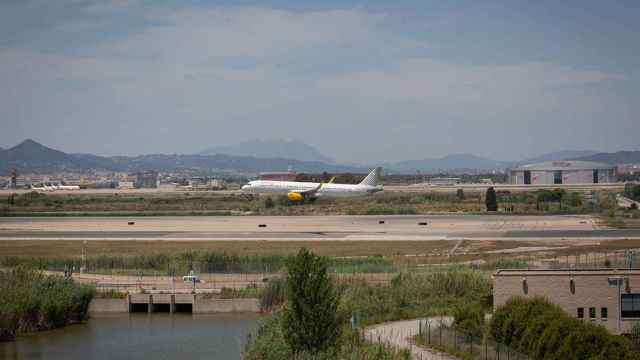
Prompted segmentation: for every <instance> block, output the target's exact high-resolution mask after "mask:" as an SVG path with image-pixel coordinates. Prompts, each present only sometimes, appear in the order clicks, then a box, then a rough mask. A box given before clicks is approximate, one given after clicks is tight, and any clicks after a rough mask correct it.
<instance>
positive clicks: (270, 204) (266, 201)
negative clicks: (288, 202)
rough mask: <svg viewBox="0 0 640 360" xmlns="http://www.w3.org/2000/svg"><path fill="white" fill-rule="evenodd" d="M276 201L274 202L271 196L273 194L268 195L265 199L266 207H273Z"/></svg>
mask: <svg viewBox="0 0 640 360" xmlns="http://www.w3.org/2000/svg"><path fill="white" fill-rule="evenodd" d="M273 205H274V203H273V199H272V198H271V196H268V197H267V198H265V199H264V207H265V208H267V209H271V208H272V207H273Z"/></svg>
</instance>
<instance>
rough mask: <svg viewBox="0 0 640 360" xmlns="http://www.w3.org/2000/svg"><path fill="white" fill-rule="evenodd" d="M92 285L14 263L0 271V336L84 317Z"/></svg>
mask: <svg viewBox="0 0 640 360" xmlns="http://www.w3.org/2000/svg"><path fill="white" fill-rule="evenodd" d="M93 295H94V288H93V287H91V286H88V285H80V284H76V283H74V282H73V280H70V279H64V278H62V277H59V276H46V275H43V274H41V273H39V272H36V271H33V270H30V269H27V268H25V267H18V268H15V269H12V270H9V271H0V340H11V339H13V338H14V337H15V336H16V334H18V333H24V332H32V331H40V330H47V329H52V328H57V327H62V326H65V325H68V324H72V323H76V322H80V321H83V320H86V318H87V311H88V308H89V302H90V301H91V299H92V298H93Z"/></svg>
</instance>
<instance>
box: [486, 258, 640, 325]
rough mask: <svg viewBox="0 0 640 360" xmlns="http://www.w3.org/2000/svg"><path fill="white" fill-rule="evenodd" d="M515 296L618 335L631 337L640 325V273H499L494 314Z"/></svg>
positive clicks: (639, 271) (618, 271)
mask: <svg viewBox="0 0 640 360" xmlns="http://www.w3.org/2000/svg"><path fill="white" fill-rule="evenodd" d="M515 296H520V297H524V298H533V297H544V298H546V299H547V300H548V301H550V302H552V303H554V304H556V305H558V306H560V307H561V308H562V309H563V310H564V311H566V312H567V313H568V314H569V315H572V316H575V317H576V318H578V319H583V320H585V321H591V322H592V323H594V324H600V325H603V326H604V327H605V328H607V329H608V330H609V331H610V332H611V333H614V334H628V333H629V332H630V331H631V328H632V327H633V326H634V325H635V324H638V323H640V270H614V269H596V270H577V269H572V270H498V271H497V272H496V273H495V274H494V275H493V306H494V310H495V309H497V308H498V307H500V306H502V305H504V304H505V303H506V302H507V301H508V300H509V299H511V298H512V297H515Z"/></svg>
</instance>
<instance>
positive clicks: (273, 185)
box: [242, 180, 382, 196]
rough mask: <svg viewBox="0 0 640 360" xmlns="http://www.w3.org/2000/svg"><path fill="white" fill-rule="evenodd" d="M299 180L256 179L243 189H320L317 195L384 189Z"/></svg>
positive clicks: (354, 193)
mask: <svg viewBox="0 0 640 360" xmlns="http://www.w3.org/2000/svg"><path fill="white" fill-rule="evenodd" d="M320 185H321V184H320V183H312V182H299V181H271V180H255V181H251V182H249V183H248V184H247V185H244V186H243V187H242V191H244V192H251V193H280V194H288V193H291V192H305V191H309V190H313V189H316V188H318V187H320V188H319V189H318V191H317V192H315V194H314V195H315V196H360V195H368V194H373V193H376V192H379V191H382V186H370V185H362V184H357V185H351V184H322V186H320Z"/></svg>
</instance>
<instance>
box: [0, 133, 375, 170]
mask: <svg viewBox="0 0 640 360" xmlns="http://www.w3.org/2000/svg"><path fill="white" fill-rule="evenodd" d="M289 166H291V167H293V168H294V169H296V170H297V171H300V172H323V171H327V172H335V173H339V172H357V173H364V172H367V169H366V168H360V167H354V166H347V165H339V164H334V163H332V164H329V163H323V162H320V161H300V160H292V159H284V158H261V159H259V158H256V157H251V156H234V155H225V154H217V155H165V154H151V155H141V156H133V157H131V156H112V157H106V156H98V155H92V154H68V153H64V152H62V151H59V150H55V149H51V148H48V147H46V146H44V145H42V144H39V143H38V142H35V141H33V140H25V141H23V142H21V143H20V144H18V145H16V146H14V147H12V148H10V149H7V150H3V151H0V174H8V173H9V172H10V171H11V169H13V168H16V169H17V170H18V172H19V173H35V174H39V173H49V174H51V173H62V172H79V173H81V172H87V171H91V170H106V171H123V172H136V171H141V170H148V169H154V170H157V171H162V172H173V171H187V172H193V173H200V174H209V173H224V172H229V173H244V174H250V173H257V172H260V171H268V170H283V169H287V168H288V167H289Z"/></svg>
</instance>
